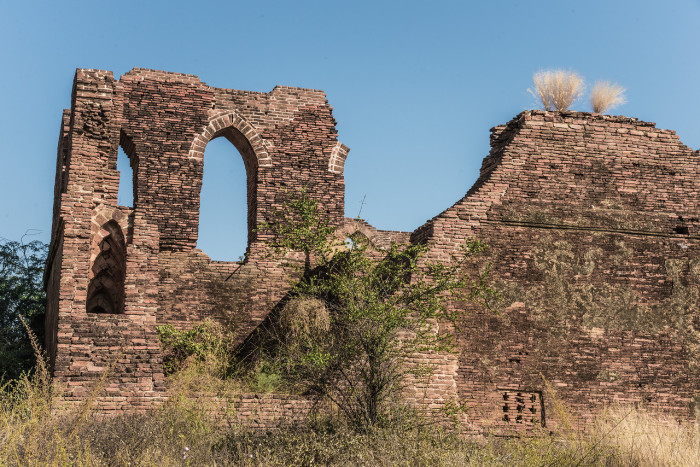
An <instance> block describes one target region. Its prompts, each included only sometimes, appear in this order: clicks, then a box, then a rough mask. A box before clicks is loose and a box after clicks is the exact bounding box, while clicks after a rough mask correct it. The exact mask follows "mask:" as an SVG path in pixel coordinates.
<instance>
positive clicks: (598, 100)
mask: <svg viewBox="0 0 700 467" xmlns="http://www.w3.org/2000/svg"><path fill="white" fill-rule="evenodd" d="M624 93H625V88H623V87H622V86H620V85H618V84H613V83H611V82H610V81H598V82H596V83H595V86H593V90H592V91H591V108H592V109H593V112H595V113H599V114H602V113H604V112H605V111H607V110H611V109H613V108H615V107H617V106H618V105H621V104H624V103H625V96H624Z"/></svg>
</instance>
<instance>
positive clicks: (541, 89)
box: [528, 70, 584, 111]
mask: <svg viewBox="0 0 700 467" xmlns="http://www.w3.org/2000/svg"><path fill="white" fill-rule="evenodd" d="M532 81H533V84H534V90H532V89H528V91H529V92H530V94H532V95H533V96H535V98H537V99H539V100H540V101H541V102H542V106H543V107H544V110H558V111H564V110H569V107H571V105H572V104H573V103H574V102H575V101H576V100H577V99H578V98H579V97H581V94H583V89H584V80H583V78H582V77H581V76H580V75H579V74H578V73H576V72H573V71H565V70H546V71H538V72H537V73H535V74H534V75H533V77H532Z"/></svg>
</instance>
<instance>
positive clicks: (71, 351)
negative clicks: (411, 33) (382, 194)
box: [46, 69, 348, 411]
mask: <svg viewBox="0 0 700 467" xmlns="http://www.w3.org/2000/svg"><path fill="white" fill-rule="evenodd" d="M331 112H332V109H331V107H330V106H329V105H328V102H327V100H326V97H325V94H324V93H323V92H321V91H316V90H311V89H301V88H290V87H276V88H275V89H273V90H272V91H271V92H269V93H260V92H247V91H236V90H229V89H216V88H212V87H210V86H207V85H206V84H205V83H203V82H201V81H200V80H199V79H198V78H197V77H196V76H192V75H184V74H178V73H167V72H161V71H154V70H145V69H134V70H132V71H130V72H128V73H127V74H125V75H124V76H122V77H121V79H120V80H119V81H116V80H114V78H113V77H112V74H111V73H110V72H106V71H99V70H77V72H76V76H75V82H74V89H73V97H72V105H71V109H70V111H65V112H64V118H63V121H62V125H61V135H60V138H59V149H58V163H57V175H56V197H55V205H54V223H53V232H52V242H51V245H52V246H51V254H50V259H49V264H48V267H47V274H46V283H47V292H48V297H49V299H48V312H47V329H48V330H49V332H47V341H46V343H47V349H48V353H49V355H50V363H51V367H52V369H53V372H54V376H55V378H56V380H57V381H58V382H59V383H60V384H63V385H65V386H66V388H67V392H66V395H65V399H66V400H68V401H78V400H81V399H82V398H84V397H85V396H86V394H87V393H88V391H90V389H91V385H92V384H94V383H95V381H97V380H98V377H99V375H101V374H102V373H103V371H104V370H105V369H106V368H108V367H109V368H110V371H109V377H108V382H107V388H106V390H107V394H108V399H109V400H110V401H111V402H110V403H105V402H104V401H102V402H100V404H101V405H102V406H103V408H106V410H107V411H109V410H113V411H118V410H121V409H125V408H129V409H139V408H147V407H148V406H150V404H151V403H152V402H153V401H158V400H161V399H162V398H163V397H164V386H163V370H162V364H161V354H160V344H159V340H158V337H157V333H156V329H155V327H156V325H157V324H165V323H169V324H175V325H176V326H179V327H186V326H190V325H192V324H193V323H196V322H198V321H201V320H202V319H204V318H205V317H212V318H215V319H226V320H228V323H229V324H230V325H232V326H233V327H234V328H235V329H236V330H237V331H238V332H239V334H240V335H242V336H245V335H247V333H249V332H250V330H252V329H253V328H254V327H255V326H256V325H257V323H259V322H260V321H261V320H262V319H263V318H264V317H265V315H266V312H267V310H269V308H270V307H271V306H272V305H273V304H274V303H275V302H276V301H278V300H279V299H280V298H281V297H282V296H283V295H284V293H285V289H286V287H287V281H286V280H285V278H284V276H285V271H284V269H283V268H282V267H281V266H280V264H278V263H277V262H275V261H272V260H270V259H269V258H267V257H266V255H265V254H264V253H265V252H264V246H263V245H264V243H265V233H264V232H259V231H258V230H257V227H258V226H259V225H260V223H261V222H264V221H265V220H266V219H268V218H269V217H270V216H271V214H272V213H273V212H274V210H275V209H279V208H280V207H281V205H282V203H283V201H284V197H285V196H288V193H294V192H296V191H298V190H299V189H301V188H306V190H307V193H308V194H309V195H310V196H311V197H312V198H314V199H316V200H317V201H318V202H319V204H320V205H321V206H322V208H323V209H324V211H325V213H326V214H327V215H328V216H329V217H330V218H331V219H332V221H333V222H334V223H335V224H336V225H338V226H341V225H342V224H343V222H344V217H343V216H344V204H343V199H344V198H343V196H344V189H345V186H344V180H343V167H344V162H345V157H346V156H347V154H348V148H347V147H346V146H344V145H342V144H341V143H339V142H338V141H337V137H336V130H335V120H334V119H333V116H332V113H331ZM218 137H225V138H226V139H228V140H229V141H230V142H231V143H232V144H233V145H234V146H235V147H236V148H237V149H238V151H239V152H240V154H241V156H242V157H243V161H244V165H245V169H246V177H247V194H248V216H247V219H241V222H246V223H247V225H248V248H247V260H246V261H245V262H244V263H226V262H213V261H211V260H210V259H209V257H207V256H206V255H205V254H204V253H202V252H201V251H199V250H197V249H196V248H195V247H196V244H197V232H198V223H199V194H200V190H201V185H202V174H203V159H204V150H205V147H206V144H207V143H208V142H209V141H210V140H212V139H214V138H218ZM119 146H121V147H122V148H123V149H124V152H125V153H126V154H127V155H128V157H129V160H130V164H131V167H132V168H133V172H134V188H133V189H134V206H133V208H126V207H122V206H118V205H117V194H118V188H119V172H118V171H117V170H116V160H117V151H118V148H119ZM221 215H229V214H228V213H227V212H226V203H225V202H222V204H221ZM221 235H222V236H223V235H226V233H225V232H222V233H221Z"/></svg>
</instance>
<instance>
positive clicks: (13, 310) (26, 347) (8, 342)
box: [0, 239, 48, 379]
mask: <svg viewBox="0 0 700 467" xmlns="http://www.w3.org/2000/svg"><path fill="white" fill-rule="evenodd" d="M47 250H48V246H47V245H46V244H44V243H42V242H40V241H32V242H29V243H24V242H23V241H20V242H16V241H9V240H5V239H0V379H2V378H4V379H16V378H18V377H19V376H20V375H21V374H22V373H23V372H26V371H29V370H30V369H31V368H32V367H33V366H34V352H33V350H32V347H31V345H30V342H29V339H28V338H27V332H26V330H25V329H24V326H22V321H21V320H22V319H24V320H25V321H26V322H27V323H29V325H30V327H31V328H32V330H33V331H34V333H35V334H37V335H38V336H39V337H40V338H42V337H43V330H44V312H45V307H46V294H45V293H44V287H43V284H42V276H43V273H44V263H45V262H46V254H47Z"/></svg>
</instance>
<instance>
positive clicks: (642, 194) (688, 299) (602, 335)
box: [46, 69, 700, 432]
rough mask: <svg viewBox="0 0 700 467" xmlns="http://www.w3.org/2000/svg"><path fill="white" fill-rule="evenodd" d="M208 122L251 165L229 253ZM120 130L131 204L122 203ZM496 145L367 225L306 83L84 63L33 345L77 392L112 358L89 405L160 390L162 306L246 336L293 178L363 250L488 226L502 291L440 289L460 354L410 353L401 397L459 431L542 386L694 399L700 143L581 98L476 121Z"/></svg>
mask: <svg viewBox="0 0 700 467" xmlns="http://www.w3.org/2000/svg"><path fill="white" fill-rule="evenodd" d="M217 137H225V138H227V139H228V140H229V141H230V142H231V143H232V144H233V145H234V146H235V147H236V148H237V149H238V151H239V152H240V154H241V156H242V158H243V161H244V165H245V169H246V177H247V195H248V215H247V219H245V220H243V219H241V222H246V223H247V225H248V249H247V259H246V261H244V262H241V263H239V262H220V261H212V260H211V259H210V258H209V257H208V256H207V255H206V254H205V253H204V252H202V251H200V250H198V249H197V248H196V243H197V231H198V228H197V226H198V222H199V193H200V190H201V184H202V170H203V158H204V150H205V147H206V144H207V143H208V142H209V141H211V140H212V139H214V138H217ZM119 146H121V147H122V148H123V149H124V152H125V153H126V154H127V155H128V156H129V159H130V163H131V166H132V168H133V170H134V206H133V208H127V207H122V206H118V205H117V193H118V185H119V173H118V172H117V170H116V158H117V150H118V147H119ZM491 146H492V149H491V152H490V154H489V155H488V156H487V157H486V158H485V159H484V162H483V165H482V169H481V175H480V177H479V179H478V181H477V182H476V183H475V185H474V186H473V187H472V188H471V189H470V190H469V191H468V192H467V194H466V195H465V197H464V198H463V199H461V200H459V201H458V202H457V203H455V204H454V205H453V206H452V207H450V208H449V209H447V210H445V211H444V212H442V213H441V214H439V215H437V216H436V217H434V218H433V219H431V220H429V221H428V222H427V223H426V224H425V225H423V226H421V227H419V228H418V229H416V230H415V231H414V232H412V233H409V232H395V231H380V230H377V229H375V228H373V227H372V226H371V225H369V224H367V223H366V222H364V221H360V220H357V219H346V218H344V217H343V212H344V179H343V168H344V164H345V160H346V157H347V154H348V148H347V147H346V146H344V145H342V144H341V143H339V142H338V141H337V135H336V130H335V121H334V119H333V117H332V113H331V107H330V106H329V105H328V103H327V101H326V98H325V95H324V94H323V93H322V92H321V91H315V90H308V89H299V88H287V87H276V88H275V89H273V90H272V91H271V92H269V93H259V92H247V91H237V90H228V89H217V88H212V87H209V86H207V85H206V84H204V83H203V82H201V81H200V80H199V79H198V78H197V77H195V76H191V75H183V74H177V73H166V72H160V71H153V70H144V69H134V70H132V71H130V72H129V73H127V74H126V75H124V76H122V77H121V79H120V80H118V81H116V80H114V78H113V77H112V74H111V73H110V72H105V71H97V70H78V71H77V73H76V77H75V84H74V90H73V99H72V106H71V109H70V110H67V111H65V112H64V114H63V119H62V122H61V132H60V137H59V147H58V161H57V171H56V192H55V203H54V219H53V233H52V241H51V252H50V256H49V262H48V265H47V269H46V285H47V295H48V305H47V321H46V323H47V333H46V334H47V337H46V344H47V349H48V351H49V356H50V360H51V367H52V368H53V372H54V376H55V378H56V380H57V381H58V382H59V383H60V384H62V385H63V386H64V387H65V388H66V393H65V396H64V399H65V400H66V401H68V402H77V401H80V400H83V399H84V398H85V397H87V394H88V393H89V391H90V390H91V388H93V387H94V385H95V384H96V383H95V382H96V381H98V380H99V377H100V376H101V375H102V374H105V370H106V369H107V368H109V369H110V370H109V372H108V373H107V374H108V378H107V380H106V382H105V386H106V387H105V391H106V392H105V393H104V394H103V395H102V396H101V397H100V398H99V399H98V404H99V406H100V409H101V410H102V411H104V412H108V413H109V412H119V411H122V410H145V409H147V408H149V407H150V406H151V405H152V404H153V403H155V402H158V401H162V400H164V399H165V398H166V397H167V393H166V390H165V386H164V378H163V370H162V364H161V353H160V347H159V341H158V338H157V333H156V328H155V327H156V325H158V324H166V323H168V324H174V325H176V326H178V327H183V328H184V327H190V326H191V325H193V324H195V323H197V322H199V321H201V320H202V319H204V318H207V317H210V318H214V319H217V320H219V321H223V322H225V323H226V324H227V325H228V326H229V327H231V328H233V329H235V330H236V331H237V333H238V337H239V338H240V339H243V338H245V337H246V336H248V335H249V334H250V332H251V331H252V330H253V329H254V328H255V327H256V326H257V325H258V324H259V323H261V322H262V320H264V318H265V317H266V315H267V313H268V312H269V310H270V309H272V308H273V307H274V306H275V305H276V304H278V302H279V300H280V299H281V298H282V297H283V296H284V294H285V292H286V290H287V287H288V284H289V281H288V278H289V277H288V273H289V271H288V270H287V269H286V267H285V265H284V262H280V261H276V260H273V259H271V258H269V257H268V256H267V255H266V254H265V242H266V240H267V238H266V236H265V232H264V231H258V230H257V227H258V226H259V225H260V224H261V223H262V222H264V221H266V220H268V219H269V218H270V216H271V214H272V213H273V212H274V210H275V209H277V208H279V207H280V206H281V204H282V202H283V201H284V199H285V197H286V196H289V193H294V192H295V191H296V190H298V189H299V188H302V187H305V188H306V190H307V192H308V193H309V195H310V196H311V197H313V198H314V199H316V200H317V201H318V202H319V204H320V205H321V206H322V208H323V209H324V211H325V212H326V213H327V215H328V216H329V217H330V218H331V220H332V221H333V222H334V223H335V225H336V226H338V227H339V232H340V234H341V235H343V236H346V237H350V238H360V237H363V238H365V239H367V240H368V241H369V242H370V244H371V245H372V248H373V250H375V251H381V250H382V249H384V248H388V247H389V245H390V244H391V243H392V242H398V243H406V242H427V243H428V244H429V246H430V248H429V252H428V254H427V257H426V260H428V261H433V260H440V261H449V259H450V255H451V253H453V252H455V251H456V249H457V248H458V247H459V245H460V244H462V243H463V242H464V240H465V239H467V238H479V239H482V240H484V241H486V242H487V243H488V244H489V245H490V250H489V253H488V257H486V258H484V260H490V261H492V272H491V283H492V285H493V286H494V287H496V288H497V289H498V290H499V291H500V293H501V296H502V300H501V301H500V302H498V303H495V304H494V308H495V310H494V311H489V310H484V309H479V308H476V307H473V306H467V305H456V306H461V307H462V308H463V310H462V311H463V316H464V322H463V323H461V325H460V326H459V328H457V329H456V332H457V334H458V341H459V347H460V352H459V353H457V354H454V355H452V354H450V355H416V356H415V358H414V360H415V362H416V363H430V364H431V365H433V367H434V369H435V371H434V374H433V375H432V376H431V378H429V379H428V380H427V381H415V382H414V383H415V384H414V385H413V386H412V391H409V392H408V393H407V396H408V398H409V399H410V400H413V401H414V402H416V403H419V404H423V405H424V406H426V407H428V408H429V409H431V410H432V409H438V408H439V407H440V406H441V405H442V404H444V403H445V402H448V401H452V402H458V403H464V404H465V405H466V406H467V407H468V409H469V410H468V417H467V419H468V421H469V422H470V427H471V428H470V429H472V428H473V429H477V430H480V429H494V430H499V431H501V432H503V431H506V432H508V431H511V430H516V431H519V430H523V429H533V428H535V427H538V426H542V425H543V424H544V425H546V426H552V425H553V424H556V423H557V420H556V417H555V416H554V414H555V412H556V411H555V410H554V409H555V405H556V404H555V402H556V401H561V402H562V403H563V405H565V406H568V407H569V408H570V410H572V411H573V412H574V415H575V419H576V420H579V421H580V422H582V423H584V422H586V421H587V420H589V419H590V418H591V417H592V416H593V415H594V414H595V413H597V412H598V411H599V410H600V409H601V408H602V407H603V406H604V405H605V404H607V403H611V402H633V403H638V402H642V403H645V404H648V405H651V406H656V407H661V408H665V409H670V410H673V411H674V412H675V413H676V414H678V415H679V416H684V417H686V416H690V415H691V410H690V405H691V404H692V403H694V402H695V403H696V405H697V404H698V403H700V400H699V399H698V395H699V394H700V371H699V368H700V366H699V362H698V358H699V357H700V334H699V333H700V311H699V308H700V304H699V300H700V253H699V251H700V241H699V240H700V220H699V218H700V206H699V202H700V188H699V185H698V183H697V180H698V179H699V178H700V177H699V176H700V155H699V154H698V152H693V151H692V150H691V149H689V148H687V147H685V146H684V145H682V144H681V143H680V141H679V139H678V137H677V136H676V135H675V134H674V133H673V132H671V131H668V130H660V129H657V128H656V127H655V125H654V124H653V123H646V122H640V121H637V120H636V119H630V118H625V117H609V116H601V115H594V114H586V113H579V112H539V111H528V112H523V113H521V114H520V115H518V116H517V117H516V118H515V119H513V120H512V121H511V122H509V123H508V124H506V125H502V126H499V127H496V128H494V129H493V130H492V135H491ZM221 210H222V215H226V203H222V205H221ZM222 234H223V235H225V233H222ZM358 236H360V237H358ZM477 267H479V266H478V265H475V266H474V268H477ZM443 331H444V329H443ZM300 404H301V405H300V407H301V406H305V405H304V404H307V402H303V403H301V402H300ZM292 406H294V404H292V405H290V407H292ZM290 410H291V409H290ZM280 413H281V412H280ZM285 413H286V412H285ZM284 416H285V417H287V416H288V415H284Z"/></svg>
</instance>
